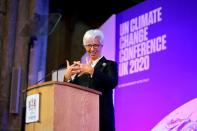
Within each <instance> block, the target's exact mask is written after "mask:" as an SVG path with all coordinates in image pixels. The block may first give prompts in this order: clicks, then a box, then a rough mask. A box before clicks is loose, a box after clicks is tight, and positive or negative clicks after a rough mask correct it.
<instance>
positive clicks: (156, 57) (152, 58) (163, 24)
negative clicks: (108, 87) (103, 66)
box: [115, 0, 197, 131]
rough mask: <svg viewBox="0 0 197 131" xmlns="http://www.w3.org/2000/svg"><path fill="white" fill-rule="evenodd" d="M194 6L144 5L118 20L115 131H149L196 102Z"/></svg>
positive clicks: (177, 0)
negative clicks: (183, 107)
mask: <svg viewBox="0 0 197 131" xmlns="http://www.w3.org/2000/svg"><path fill="white" fill-rule="evenodd" d="M196 5H197V1H195V0H191V1H188V2H187V1H184V0H156V1H155V0H147V1H145V2H143V3H142V4H139V5H137V6H135V7H132V8H130V9H128V10H125V11H123V12H120V13H119V14H117V16H116V54H115V55H116V56H115V58H116V61H117V62H118V64H119V85H118V87H117V88H116V90H115V115H116V130H117V131H150V130H151V129H152V128H153V127H154V126H155V125H156V124H157V123H158V122H159V121H161V120H162V119H163V118H164V117H165V116H167V115H168V114H169V113H170V112H172V111H173V110H175V109H176V108H178V107H179V106H181V105H183V104H184V103H187V102H188V101H189V100H192V99H193V98H195V97H197V86H196V85H197V84H196V83H197V43H196V41H197V36H196V35H197V33H196V30H197V15H196V8H197V7H196Z"/></svg>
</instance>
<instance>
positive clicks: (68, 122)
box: [26, 82, 101, 131]
mask: <svg viewBox="0 0 197 131" xmlns="http://www.w3.org/2000/svg"><path fill="white" fill-rule="evenodd" d="M27 92H28V93H27V95H32V94H36V93H40V94H41V96H40V121H39V122H35V123H30V124H26V131H99V94H101V93H100V92H98V91H96V90H93V89H88V88H86V87H81V86H77V85H73V84H68V83H62V82H46V83H42V84H38V85H35V86H32V87H30V88H28V90H27Z"/></svg>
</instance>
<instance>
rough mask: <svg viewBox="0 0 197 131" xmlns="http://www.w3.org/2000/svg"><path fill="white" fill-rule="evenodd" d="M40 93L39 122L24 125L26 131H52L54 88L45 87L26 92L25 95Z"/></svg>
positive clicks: (50, 86)
mask: <svg viewBox="0 0 197 131" xmlns="http://www.w3.org/2000/svg"><path fill="white" fill-rule="evenodd" d="M37 93H40V121H39V122H36V123H29V124H26V131H53V128H54V127H53V121H54V116H53V115H54V113H53V112H54V87H52V85H46V86H43V87H42V88H37V89H36V90H30V91H28V93H27V95H32V94H37Z"/></svg>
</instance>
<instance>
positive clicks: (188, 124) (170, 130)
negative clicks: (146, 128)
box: [151, 98, 197, 131]
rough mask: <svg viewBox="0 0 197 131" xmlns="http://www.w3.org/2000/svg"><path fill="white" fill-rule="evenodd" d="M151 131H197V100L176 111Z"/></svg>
mask: <svg viewBox="0 0 197 131" xmlns="http://www.w3.org/2000/svg"><path fill="white" fill-rule="evenodd" d="M151 131H197V98H195V99H192V100H190V101H189V102H187V103H186V104H184V105H182V106H180V107H178V108H177V109H175V110H174V111H173V112H171V113H170V114H169V115H167V116H166V117H164V118H163V119H162V120H161V121H160V122H159V123H158V124H157V125H156V126H155V127H154V128H153V129H152V130H151Z"/></svg>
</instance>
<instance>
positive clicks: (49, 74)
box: [35, 63, 66, 84]
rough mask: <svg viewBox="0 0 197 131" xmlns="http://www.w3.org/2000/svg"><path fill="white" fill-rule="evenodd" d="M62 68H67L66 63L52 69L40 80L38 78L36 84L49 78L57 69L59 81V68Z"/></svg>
mask: <svg viewBox="0 0 197 131" xmlns="http://www.w3.org/2000/svg"><path fill="white" fill-rule="evenodd" d="M62 68H66V63H63V64H60V65H59V66H58V67H57V68H56V69H53V70H52V71H50V72H49V73H47V74H46V75H45V76H44V77H42V78H41V79H40V80H38V81H37V82H36V83H35V84H38V83H40V82H41V81H43V80H45V79H46V78H48V77H49V76H51V74H53V73H54V72H55V71H57V81H58V70H59V69H62Z"/></svg>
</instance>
